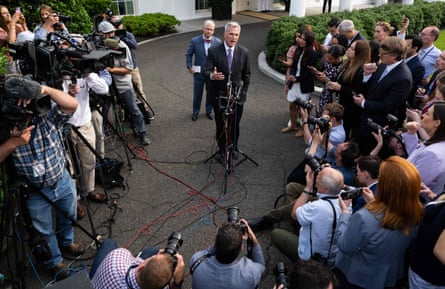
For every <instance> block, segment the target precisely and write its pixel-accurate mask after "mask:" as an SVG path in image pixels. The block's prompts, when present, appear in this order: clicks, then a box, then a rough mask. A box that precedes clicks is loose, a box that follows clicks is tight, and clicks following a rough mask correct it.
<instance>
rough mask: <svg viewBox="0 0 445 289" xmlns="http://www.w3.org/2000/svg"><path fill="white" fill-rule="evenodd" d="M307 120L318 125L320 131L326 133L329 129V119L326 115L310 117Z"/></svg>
mask: <svg viewBox="0 0 445 289" xmlns="http://www.w3.org/2000/svg"><path fill="white" fill-rule="evenodd" d="M307 122H308V123H310V124H313V125H318V127H319V128H320V133H325V132H327V131H328V129H329V120H328V119H326V118H324V117H312V116H311V117H309V118H308V119H307Z"/></svg>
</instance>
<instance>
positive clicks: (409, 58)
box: [405, 35, 425, 107]
mask: <svg viewBox="0 0 445 289" xmlns="http://www.w3.org/2000/svg"><path fill="white" fill-rule="evenodd" d="M405 41H406V45H407V51H406V58H405V63H406V65H408V68H409V70H410V71H411V76H412V77H413V86H412V88H411V93H410V95H409V97H408V103H409V104H410V105H411V106H413V107H414V102H415V95H416V91H417V88H418V87H419V85H421V84H422V79H423V75H424V74H425V67H423V64H422V62H421V61H420V58H419V56H418V53H419V50H420V49H421V48H422V46H423V42H422V39H421V38H420V36H418V35H408V36H406V37H405Z"/></svg>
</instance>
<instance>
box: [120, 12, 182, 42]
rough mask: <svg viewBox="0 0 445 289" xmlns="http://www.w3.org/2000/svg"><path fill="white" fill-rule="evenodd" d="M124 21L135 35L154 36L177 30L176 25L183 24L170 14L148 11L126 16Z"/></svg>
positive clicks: (125, 25)
mask: <svg viewBox="0 0 445 289" xmlns="http://www.w3.org/2000/svg"><path fill="white" fill-rule="evenodd" d="M122 23H123V24H124V27H125V28H126V29H127V30H128V31H130V32H131V33H133V34H134V35H135V36H148V37H153V36H155V35H158V34H166V33H172V32H175V31H176V25H179V24H181V21H179V20H178V19H176V18H175V17H174V16H171V15H168V14H162V13H146V14H142V15H140V16H124V17H123V18H122Z"/></svg>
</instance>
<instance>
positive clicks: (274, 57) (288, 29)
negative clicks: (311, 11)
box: [266, 0, 445, 72]
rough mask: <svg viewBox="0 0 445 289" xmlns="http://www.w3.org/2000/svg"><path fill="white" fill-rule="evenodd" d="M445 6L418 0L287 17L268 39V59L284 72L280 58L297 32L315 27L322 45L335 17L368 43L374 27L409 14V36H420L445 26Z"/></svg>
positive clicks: (274, 27)
mask: <svg viewBox="0 0 445 289" xmlns="http://www.w3.org/2000/svg"><path fill="white" fill-rule="evenodd" d="M443 11H445V3H444V2H432V3H427V2H424V1H421V0H416V1H415V2H414V4H413V5H403V4H387V5H382V6H379V7H376V8H367V9H360V10H353V11H342V12H336V13H330V14H322V15H314V16H307V17H300V18H298V17H295V16H286V17H281V18H280V19H278V20H275V21H274V22H273V23H272V25H271V28H270V30H269V32H268V33H267V37H266V57H267V60H268V62H269V63H270V64H271V65H272V66H273V67H274V68H275V69H278V70H279V71H281V72H285V71H286V68H285V67H284V66H283V65H282V64H281V63H280V62H279V60H278V56H280V55H285V54H286V52H287V49H288V48H289V47H290V46H291V45H292V43H293V41H294V35H295V31H296V30H297V28H298V27H300V26H301V25H303V24H309V25H311V26H312V30H313V31H314V33H315V38H316V39H317V41H318V43H323V40H324V37H325V36H326V33H327V23H328V22H329V20H330V19H331V18H332V17H338V18H340V19H350V20H352V21H353V22H354V25H355V28H356V29H357V30H359V31H360V33H361V34H362V35H363V36H365V37H366V39H368V40H372V39H374V28H375V24H376V23H377V22H378V21H386V22H391V21H395V22H396V23H400V22H401V20H402V18H403V16H404V15H406V16H407V17H408V18H409V19H410V21H409V27H408V33H418V32H420V31H421V30H422V29H423V27H425V26H428V25H436V26H439V27H442V26H444V25H445V14H444V13H443Z"/></svg>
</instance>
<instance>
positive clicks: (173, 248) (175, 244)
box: [164, 232, 183, 270]
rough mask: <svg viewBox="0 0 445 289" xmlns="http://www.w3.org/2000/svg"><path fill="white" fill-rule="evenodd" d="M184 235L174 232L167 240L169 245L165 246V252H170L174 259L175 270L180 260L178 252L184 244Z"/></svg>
mask: <svg viewBox="0 0 445 289" xmlns="http://www.w3.org/2000/svg"><path fill="white" fill-rule="evenodd" d="M182 242H183V240H182V235H181V233H179V232H173V233H172V234H171V235H170V237H168V240H167V246H165V248H164V254H169V255H170V256H171V257H172V260H173V270H175V268H176V265H177V264H178V260H177V259H176V256H175V255H176V253H177V252H178V250H179V248H181V246H182Z"/></svg>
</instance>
